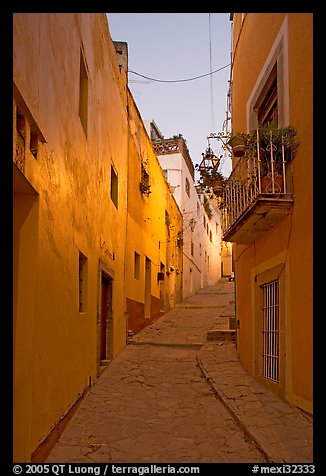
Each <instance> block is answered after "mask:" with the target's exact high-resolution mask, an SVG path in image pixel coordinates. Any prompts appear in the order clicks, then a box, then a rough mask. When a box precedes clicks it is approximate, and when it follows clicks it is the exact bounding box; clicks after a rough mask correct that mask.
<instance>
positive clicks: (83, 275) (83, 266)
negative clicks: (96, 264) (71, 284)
mask: <svg viewBox="0 0 326 476" xmlns="http://www.w3.org/2000/svg"><path fill="white" fill-rule="evenodd" d="M78 272H79V312H85V311H86V309H87V258H86V256H85V255H83V253H81V252H79V270H78Z"/></svg>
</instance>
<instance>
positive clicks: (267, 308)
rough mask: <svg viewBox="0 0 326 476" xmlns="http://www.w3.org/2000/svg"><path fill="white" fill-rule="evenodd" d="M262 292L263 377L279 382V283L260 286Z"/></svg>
mask: <svg viewBox="0 0 326 476" xmlns="http://www.w3.org/2000/svg"><path fill="white" fill-rule="evenodd" d="M261 288H262V290H263V307H262V310H263V331H262V333H263V353H262V357H263V377H265V378H267V379H270V380H273V381H274V382H278V381H279V356H280V344H279V283H278V280H276V281H271V282H270V283H267V284H264V285H263V286H261Z"/></svg>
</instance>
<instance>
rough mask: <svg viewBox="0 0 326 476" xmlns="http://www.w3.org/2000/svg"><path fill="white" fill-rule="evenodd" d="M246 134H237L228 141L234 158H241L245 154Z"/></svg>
mask: <svg viewBox="0 0 326 476" xmlns="http://www.w3.org/2000/svg"><path fill="white" fill-rule="evenodd" d="M247 141H248V134H245V133H244V132H237V133H236V134H235V135H233V136H231V138H230V139H229V140H228V143H227V144H228V145H229V146H230V147H231V148H232V152H233V155H234V157H243V156H244V154H245V152H246V147H247Z"/></svg>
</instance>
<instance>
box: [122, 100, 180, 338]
mask: <svg viewBox="0 0 326 476" xmlns="http://www.w3.org/2000/svg"><path fill="white" fill-rule="evenodd" d="M128 114H129V125H130V134H129V146H128V147H129V149H128V156H129V167H128V170H129V172H128V173H129V175H128V222H127V256H126V269H128V270H129V272H128V273H127V275H126V293H127V294H126V296H127V313H128V330H130V331H132V333H134V334H135V333H137V332H139V331H140V330H141V329H143V328H144V327H146V326H147V325H148V324H150V323H151V322H152V321H153V320H155V319H157V318H158V317H159V316H160V315H161V313H162V312H166V311H168V310H170V309H171V308H172V307H174V305H175V303H176V302H178V301H180V300H181V292H182V215H181V212H180V210H179V207H178V205H177V203H176V201H175V199H174V197H173V196H172V195H171V193H170V189H169V186H168V183H167V181H166V179H165V176H164V174H163V170H162V168H161V166H160V163H159V161H158V158H157V156H156V155H155V152H154V149H153V146H152V143H151V141H150V139H149V137H148V135H147V132H146V129H145V126H144V124H143V123H142V121H141V118H140V114H139V112H138V109H137V107H136V105H135V103H134V101H133V99H132V96H131V94H129V95H128Z"/></svg>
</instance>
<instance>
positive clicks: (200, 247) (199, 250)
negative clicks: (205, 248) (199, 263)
mask: <svg viewBox="0 0 326 476" xmlns="http://www.w3.org/2000/svg"><path fill="white" fill-rule="evenodd" d="M199 256H201V243H199Z"/></svg>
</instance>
